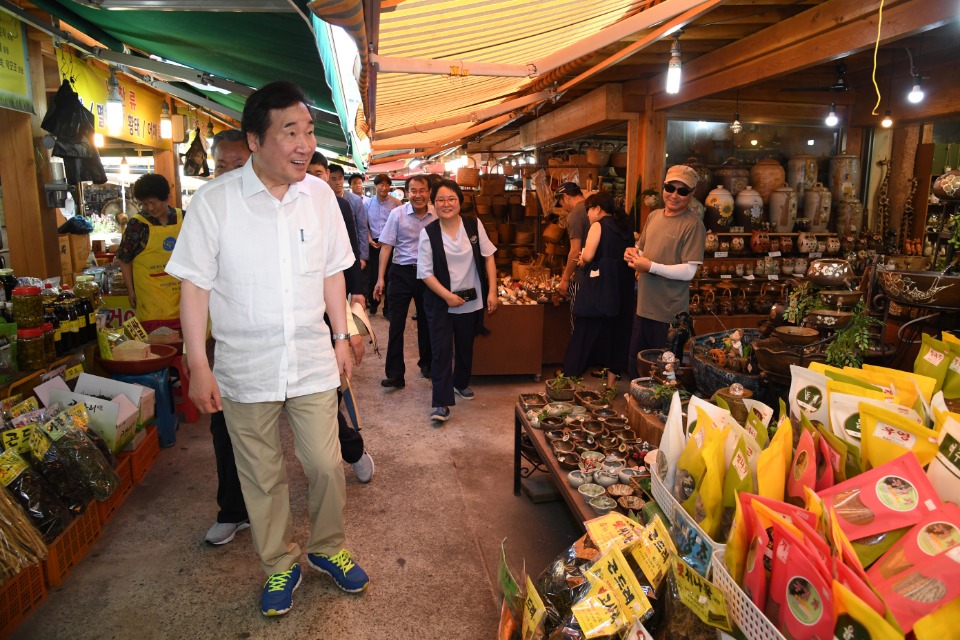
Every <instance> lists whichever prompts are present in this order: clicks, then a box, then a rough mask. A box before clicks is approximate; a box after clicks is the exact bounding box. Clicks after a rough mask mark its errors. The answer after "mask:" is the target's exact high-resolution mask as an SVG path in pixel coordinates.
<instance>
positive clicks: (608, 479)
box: [593, 469, 620, 487]
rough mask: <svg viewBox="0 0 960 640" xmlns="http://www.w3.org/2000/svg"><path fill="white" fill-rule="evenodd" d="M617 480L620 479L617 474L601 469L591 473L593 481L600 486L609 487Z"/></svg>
mask: <svg viewBox="0 0 960 640" xmlns="http://www.w3.org/2000/svg"><path fill="white" fill-rule="evenodd" d="M618 480H620V478H619V477H618V476H617V474H615V473H610V472H608V471H603V470H602V469H601V470H600V471H597V472H596V473H594V474H593V481H594V483H596V484H598V485H600V486H601V487H609V486H611V485H614V484H617V481H618Z"/></svg>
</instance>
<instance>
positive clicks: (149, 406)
mask: <svg viewBox="0 0 960 640" xmlns="http://www.w3.org/2000/svg"><path fill="white" fill-rule="evenodd" d="M155 415H157V392H156V391H154V390H153V389H151V388H150V387H144V388H143V393H142V394H141V395H140V424H139V425H138V426H140V427H142V426H143V425H145V424H147V423H148V422H150V421H151V420H153V417H154V416H155Z"/></svg>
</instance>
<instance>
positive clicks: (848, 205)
mask: <svg viewBox="0 0 960 640" xmlns="http://www.w3.org/2000/svg"><path fill="white" fill-rule="evenodd" d="M862 224H863V205H862V204H860V201H859V200H856V199H854V200H843V201H840V202H838V203H837V204H836V207H835V212H834V217H833V228H834V230H835V231H836V232H837V233H838V234H843V235H846V234H849V233H851V230H852V232H853V235H856V231H857V230H859V229H860V228H861V226H862Z"/></svg>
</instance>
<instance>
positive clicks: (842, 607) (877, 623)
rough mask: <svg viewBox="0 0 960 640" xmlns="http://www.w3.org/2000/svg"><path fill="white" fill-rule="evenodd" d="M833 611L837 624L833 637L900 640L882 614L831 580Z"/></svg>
mask: <svg viewBox="0 0 960 640" xmlns="http://www.w3.org/2000/svg"><path fill="white" fill-rule="evenodd" d="M833 612H834V615H836V617H837V624H836V626H835V627H834V630H833V637H834V638H870V640H902V638H903V634H902V633H900V632H899V631H897V630H896V629H895V628H893V626H891V624H890V623H889V622H887V621H886V620H884V618H883V616H881V615H880V614H878V613H877V612H876V611H874V610H873V609H871V608H870V606H869V605H867V603H865V602H864V601H863V600H861V599H860V598H858V597H857V596H856V594H854V593H853V592H852V591H850V589H847V588H846V587H845V586H843V585H842V584H840V583H839V582H837V581H836V580H834V581H833Z"/></svg>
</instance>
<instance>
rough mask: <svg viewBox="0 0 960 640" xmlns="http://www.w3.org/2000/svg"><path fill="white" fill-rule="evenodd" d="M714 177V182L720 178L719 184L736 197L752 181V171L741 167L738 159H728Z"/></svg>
mask: <svg viewBox="0 0 960 640" xmlns="http://www.w3.org/2000/svg"><path fill="white" fill-rule="evenodd" d="M713 175H714V176H715V179H714V181H716V179H717V178H719V182H720V183H721V184H722V185H723V186H724V188H725V189H726V190H727V191H729V192H730V195H732V196H734V197H736V195H737V194H738V193H740V191H742V190H743V189H745V188H746V186H747V184H749V181H750V171H748V170H747V169H746V168H745V167H742V166H740V162H739V160H737V159H736V158H728V159H727V161H726V162H724V163H723V166H721V167H720V168H719V169H717V170H716V171H715V172H714V174H713Z"/></svg>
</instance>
